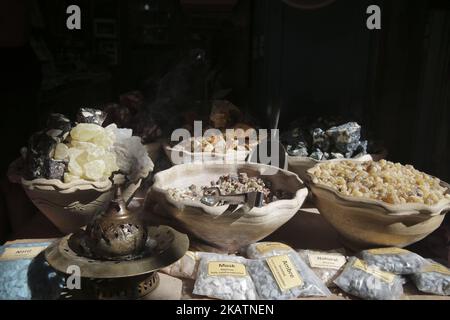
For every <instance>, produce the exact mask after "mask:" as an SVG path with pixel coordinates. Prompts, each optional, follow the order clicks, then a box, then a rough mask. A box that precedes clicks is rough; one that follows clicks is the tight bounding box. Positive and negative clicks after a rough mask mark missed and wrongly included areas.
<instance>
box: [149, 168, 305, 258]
mask: <svg viewBox="0 0 450 320" xmlns="http://www.w3.org/2000/svg"><path fill="white" fill-rule="evenodd" d="M241 172H245V173H247V174H248V176H249V177H253V176H258V177H259V176H264V179H267V180H269V181H270V182H271V183H272V189H273V190H282V191H287V192H290V193H292V195H293V196H292V199H285V200H278V201H274V202H271V203H269V204H267V205H265V206H263V207H260V208H257V207H254V208H252V209H251V210H245V208H244V207H243V206H232V205H222V206H214V207H210V206H207V205H204V204H202V203H201V202H199V201H198V202H197V201H189V200H185V201H176V200H174V199H173V198H172V197H170V195H169V193H168V191H167V190H168V189H169V188H186V187H189V186H190V185H192V184H195V185H199V186H200V185H210V183H211V181H216V180H217V179H218V178H219V176H221V175H224V174H238V173H241ZM269 172H270V173H271V175H265V174H267V173H269ZM307 194H308V191H307V189H306V188H305V187H304V186H303V183H302V181H301V180H300V179H299V178H298V176H297V175H296V174H294V173H291V172H288V171H285V170H282V169H278V168H276V167H272V166H268V165H262V164H253V163H242V164H225V165H223V164H213V163H208V164H195V163H191V164H182V165H177V166H174V167H172V168H170V169H168V170H166V171H162V172H159V173H158V174H156V176H155V182H154V184H153V186H152V188H151V190H150V192H149V194H148V196H147V200H146V204H147V205H146V207H147V208H149V211H148V212H147V214H148V215H149V216H150V219H149V220H150V221H152V216H155V217H157V216H162V217H164V218H165V220H166V221H168V223H170V224H171V225H172V226H173V227H175V228H179V229H181V230H183V231H184V232H187V233H188V234H190V235H191V236H194V237H195V238H197V239H200V240H202V241H203V242H204V243H206V244H208V245H210V246H212V247H214V248H217V249H218V250H219V251H222V252H235V251H236V250H238V249H239V248H241V247H243V246H245V245H248V244H250V243H254V242H256V241H259V240H261V239H263V238H265V237H267V236H268V235H270V234H271V233H273V232H274V231H275V230H277V229H278V228H279V227H281V226H282V225H283V224H285V223H286V222H287V221H289V220H290V219H291V218H292V217H293V216H294V215H295V214H296V213H297V211H298V210H299V209H300V207H301V206H302V204H303V202H304V200H305V198H306V196H307Z"/></svg>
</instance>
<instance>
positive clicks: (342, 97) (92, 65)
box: [0, 0, 450, 225]
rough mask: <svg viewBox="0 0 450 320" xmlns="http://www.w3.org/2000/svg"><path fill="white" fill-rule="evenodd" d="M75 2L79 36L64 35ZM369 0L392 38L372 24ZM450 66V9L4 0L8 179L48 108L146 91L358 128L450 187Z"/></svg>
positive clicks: (68, 108)
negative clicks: (349, 121) (348, 121)
mask: <svg viewBox="0 0 450 320" xmlns="http://www.w3.org/2000/svg"><path fill="white" fill-rule="evenodd" d="M70 4H78V5H79V6H80V7H81V13H82V29H81V30H76V31H69V30H67V28H66V18H67V16H68V15H67V14H66V8H67V6H68V5H70ZM370 4H378V5H379V6H380V7H381V9H382V30H368V29H367V28H366V19H367V17H368V15H367V14H366V8H367V6H368V5H370ZM199 52H200V53H201V55H204V60H202V63H201V64H199V65H197V64H195V63H194V62H195V59H196V58H197V57H198V55H199V54H200V53H199ZM202 57H203V56H202ZM193 61H194V62H193ZM449 62H450V1H446V0H434V1H432V0H417V1H407V0H384V1H383V0H372V1H369V0H336V1H335V2H334V3H332V4H330V5H328V6H326V7H324V8H321V9H317V10H300V9H298V8H292V7H289V6H288V5H286V4H285V3H283V2H282V1H281V0H216V1H213V0H211V1H208V0H131V1H119V0H78V1H76V0H71V1H64V0H41V1H38V0H36V1H31V0H2V1H1V2H0V108H1V111H2V114H1V122H2V125H1V134H2V135H1V136H2V140H3V141H2V142H3V143H2V157H1V170H2V177H3V180H5V173H6V170H7V166H8V164H9V163H10V162H11V161H12V160H14V159H15V158H17V157H18V156H19V149H20V147H21V146H23V145H25V144H26V140H27V138H28V136H29V135H30V133H31V132H33V131H36V130H37V129H38V128H39V127H40V126H42V124H43V121H44V120H45V118H46V115H47V114H48V113H49V112H61V113H65V114H67V115H69V116H72V115H73V114H74V112H75V111H76V110H77V109H78V108H79V107H81V106H101V105H103V104H105V103H108V102H114V101H117V100H118V97H119V95H120V94H122V93H124V92H127V91H130V90H136V89H139V90H141V91H142V92H144V94H145V96H146V99H147V101H148V102H149V103H150V102H152V101H153V100H155V99H158V95H160V94H161V92H160V91H163V92H164V93H167V92H170V93H171V94H173V95H176V96H177V97H178V98H179V99H178V101H185V104H183V103H181V106H180V105H179V106H178V108H181V109H182V108H183V105H184V109H189V108H190V106H192V104H195V103H200V104H205V105H208V101H209V100H210V99H213V98H215V97H225V98H226V99H228V100H230V101H232V102H233V103H234V104H236V105H237V106H239V107H240V108H242V109H243V110H246V112H248V113H249V114H251V115H253V117H255V118H257V119H258V120H259V122H260V123H261V124H262V125H263V126H265V127H269V126H272V125H274V123H275V122H276V121H275V119H276V118H277V115H279V117H280V122H279V127H280V129H283V128H286V127H287V126H288V125H289V123H290V122H292V121H293V120H295V119H296V118H299V117H303V116H306V115H310V116H326V115H340V116H342V117H344V118H354V119H358V121H360V122H361V123H362V125H363V127H364V129H365V130H366V132H369V133H370V135H371V136H373V137H375V138H376V139H379V140H381V141H383V143H384V145H385V146H386V148H387V150H388V152H389V155H388V159H389V160H393V161H400V162H402V163H411V164H413V165H414V166H415V167H416V168H418V169H420V170H424V171H426V172H428V173H430V174H433V175H436V176H438V177H440V178H442V179H443V180H447V181H450V168H449V163H450V151H449V150H450V132H449V130H448V121H449V120H450V110H449V107H450V100H449V99H450V63H449ZM158 90H159V91H158ZM179 104H180V103H179ZM5 188H6V189H8V188H11V186H9V185H8V184H7V182H6V180H5V181H4V183H3V189H5ZM5 202H7V201H6V200H5V199H1V203H0V205H1V206H4V203H5ZM0 222H1V221H0ZM0 225H3V224H2V223H0Z"/></svg>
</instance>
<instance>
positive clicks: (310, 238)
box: [14, 208, 450, 300]
mask: <svg viewBox="0 0 450 320" xmlns="http://www.w3.org/2000/svg"><path fill="white" fill-rule="evenodd" d="M61 236H62V234H61V233H60V232H59V231H58V230H57V229H56V228H55V227H54V226H53V225H52V224H51V222H50V221H48V220H47V218H45V216H44V215H42V214H38V215H36V216H34V218H33V219H32V220H31V221H30V222H29V223H28V224H27V225H26V226H25V227H24V228H22V229H21V230H20V231H19V232H17V233H16V234H15V235H14V239H15V240H16V241H14V242H23V241H24V240H22V239H26V240H25V241H34V242H35V241H36V239H49V238H58V237H61ZM265 240H268V241H281V242H285V243H287V244H289V245H290V246H292V247H293V248H295V249H312V250H332V249H338V248H342V244H341V243H340V242H339V236H338V234H337V233H336V231H335V230H334V229H333V228H332V227H331V226H330V225H329V224H328V223H327V222H326V221H325V220H324V219H323V218H322V217H321V215H320V214H319V213H318V211H317V210H316V209H314V208H309V209H308V208H307V209H302V210H300V211H299V212H298V214H297V215H296V216H294V217H293V218H292V219H291V220H290V221H289V222H288V223H286V224H285V225H284V226H282V227H281V228H280V229H279V230H277V231H276V232H275V233H273V234H272V235H270V236H269V237H268V238H267V239H265ZM412 249H413V250H414V251H415V252H418V253H419V254H422V255H424V256H427V257H430V252H429V251H427V247H426V245H424V244H423V243H418V244H416V245H415V246H414V247H413V248H412ZM192 288H193V281H192V280H183V291H182V299H202V298H204V297H196V296H194V295H192ZM404 290H405V295H404V297H403V298H402V299H404V300H450V297H441V296H434V295H426V294H422V293H420V292H418V291H417V290H416V289H415V287H414V285H413V284H412V283H411V282H408V283H407V284H406V285H405V286H404ZM310 299H314V300H353V299H354V298H352V297H350V296H348V295H346V294H344V293H342V292H340V291H338V290H334V294H333V296H331V297H328V298H304V299H298V300H310Z"/></svg>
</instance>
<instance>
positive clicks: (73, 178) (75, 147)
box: [8, 108, 153, 233]
mask: <svg viewBox="0 0 450 320" xmlns="http://www.w3.org/2000/svg"><path fill="white" fill-rule="evenodd" d="M104 118H105V114H104V113H103V112H102V111H100V110H96V109H87V108H82V109H80V112H79V114H78V116H77V122H71V121H70V120H69V119H68V118H66V117H65V116H63V115H61V114H52V115H50V117H49V119H48V122H47V126H46V128H45V129H44V130H42V131H40V132H36V133H34V134H33V135H32V136H31V137H30V139H29V142H28V146H27V147H26V148H24V150H23V153H22V157H21V158H19V159H18V160H16V161H15V162H13V163H12V164H11V165H10V167H9V171H8V177H9V179H10V181H12V182H15V183H19V184H21V185H22V187H23V189H24V190H25V193H26V194H27V195H28V197H29V198H30V200H31V201H32V202H33V204H34V205H35V206H36V207H37V208H38V209H39V210H40V211H41V212H42V213H43V214H44V215H45V216H46V217H47V218H48V219H49V220H50V221H51V222H52V223H53V224H54V225H55V226H56V227H57V228H58V229H59V230H60V231H61V232H63V233H72V232H75V231H77V230H78V229H79V228H80V227H82V226H84V225H86V223H87V222H88V221H89V219H90V218H91V217H92V216H93V215H94V214H96V213H98V212H101V211H103V210H105V209H106V207H107V205H108V204H109V202H110V201H111V199H112V197H113V190H112V182H111V178H112V177H113V176H114V179H115V181H116V182H117V183H123V184H124V193H123V196H124V198H125V200H128V199H130V198H131V197H132V195H133V194H134V192H135V191H136V190H137V189H138V188H139V186H140V185H141V181H142V179H144V178H146V177H147V176H148V175H149V173H150V172H151V171H152V170H153V162H152V160H151V159H150V158H149V157H148V154H147V150H146V149H145V147H144V146H143V145H142V143H141V138H140V137H137V136H133V133H132V130H130V129H120V128H118V127H117V126H116V125H115V124H111V125H109V126H107V127H102V122H103V120H104Z"/></svg>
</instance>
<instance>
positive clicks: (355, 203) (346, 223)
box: [305, 160, 450, 250]
mask: <svg viewBox="0 0 450 320" xmlns="http://www.w3.org/2000/svg"><path fill="white" fill-rule="evenodd" d="M382 161H384V160H382ZM341 162H343V163H344V166H345V163H346V162H347V163H351V162H352V161H351V160H346V161H341ZM341 162H339V163H341ZM377 163H378V162H374V161H368V162H362V163H360V164H359V165H360V166H362V167H366V168H368V166H371V165H373V164H377ZM382 163H389V162H386V161H385V162H382ZM337 164H338V162H337ZM329 165H331V166H333V165H336V164H329ZM351 166H353V167H355V168H357V166H355V165H354V164H352V165H351ZM351 166H349V167H351ZM397 166H398V165H397ZM323 168H324V167H323V165H320V164H319V165H317V166H315V167H314V168H311V169H309V170H308V171H307V173H308V178H307V179H306V181H305V183H306V184H307V185H308V187H309V188H310V190H311V192H312V194H313V201H314V203H315V205H316V207H317V208H318V210H319V211H320V214H321V215H322V216H323V217H324V218H325V219H326V220H327V221H328V222H329V223H330V224H331V225H332V226H333V227H334V228H335V229H336V230H337V231H338V232H339V234H340V235H341V236H342V237H343V240H344V241H345V243H346V245H347V246H348V247H350V248H354V249H358V250H359V249H366V248H373V247H382V246H386V247H391V246H396V247H405V246H408V245H410V244H413V243H415V242H417V241H420V240H422V239H423V238H425V237H426V236H428V235H429V234H430V233H432V232H433V231H434V230H436V229H437V228H438V227H439V226H440V225H441V223H442V221H443V220H444V217H445V214H446V213H447V211H448V210H450V185H449V184H447V183H446V182H444V181H441V180H439V179H437V178H434V177H431V176H428V175H426V176H428V177H429V178H430V179H431V180H430V181H435V183H436V185H439V187H438V188H441V189H439V190H442V196H441V198H440V199H437V201H435V202H433V203H431V201H429V202H430V203H420V202H408V201H401V200H399V201H400V202H402V203H389V202H393V201H391V199H390V197H393V195H391V194H387V195H386V197H385V198H384V200H381V199H377V198H376V197H375V196H373V195H372V198H371V197H366V196H364V194H363V192H362V191H364V188H363V187H361V190H360V189H357V190H353V191H352V192H343V189H344V187H342V185H343V182H342V180H341V179H340V178H343V177H341V176H339V173H336V172H333V178H330V179H336V184H335V185H332V184H330V183H329V182H324V181H323V180H321V179H319V178H318V175H319V174H320V172H321V171H322V170H323ZM408 168H409V167H408ZM346 170H348V171H347V173H345V174H343V175H349V176H354V177H355V178H353V179H356V180H357V179H358V178H356V177H357V175H358V174H361V175H362V176H364V173H362V172H360V170H359V169H358V170H354V171H352V170H351V169H349V168H346ZM408 170H410V169H408ZM411 170H412V169H411ZM414 170H415V169H414ZM421 174H423V173H421ZM423 175H424V177H425V174H423ZM385 178H386V181H389V180H390V178H389V177H388V176H386V177H385ZM365 179H369V178H367V177H366V178H365ZM392 179H394V178H392ZM369 180H370V179H369ZM382 183H388V182H382ZM350 185H351V186H353V185H352V184H350ZM412 185H413V184H412ZM346 193H350V194H346ZM411 197H414V196H413V195H411ZM410 200H415V199H414V198H410Z"/></svg>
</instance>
